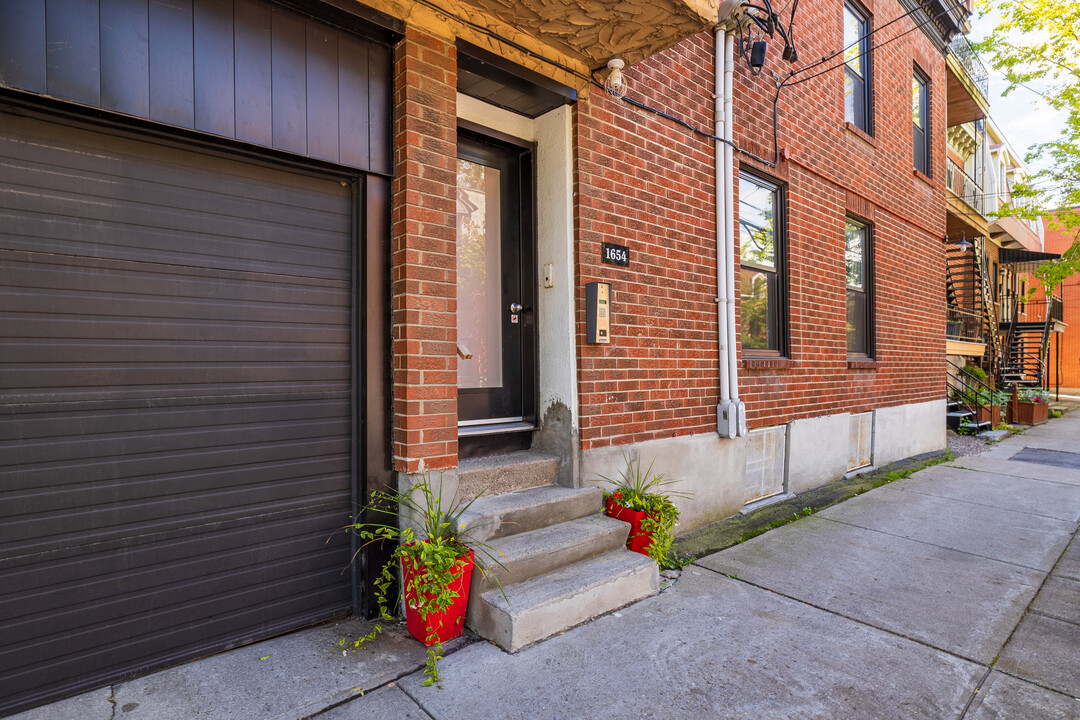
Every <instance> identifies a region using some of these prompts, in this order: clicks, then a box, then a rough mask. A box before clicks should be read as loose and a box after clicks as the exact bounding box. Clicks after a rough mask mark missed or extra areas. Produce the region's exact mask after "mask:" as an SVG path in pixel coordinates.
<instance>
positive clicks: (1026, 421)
mask: <svg viewBox="0 0 1080 720" xmlns="http://www.w3.org/2000/svg"><path fill="white" fill-rule="evenodd" d="M1013 397H1014V399H1013V401H1012V402H1011V403H1010V404H1009V415H1010V417H1009V422H1014V423H1019V424H1021V425H1042V424H1043V423H1044V422H1046V421H1047V420H1049V419H1050V393H1048V392H1046V391H1045V390H1043V389H1041V388H1018V389H1017V390H1016V391H1015V395H1014V396H1013Z"/></svg>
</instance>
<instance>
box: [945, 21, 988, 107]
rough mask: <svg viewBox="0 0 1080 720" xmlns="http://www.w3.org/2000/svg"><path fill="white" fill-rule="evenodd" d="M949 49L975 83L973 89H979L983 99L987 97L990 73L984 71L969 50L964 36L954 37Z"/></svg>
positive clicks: (984, 68) (969, 46)
mask: <svg viewBox="0 0 1080 720" xmlns="http://www.w3.org/2000/svg"><path fill="white" fill-rule="evenodd" d="M949 49H950V50H951V51H952V54H953V55H955V56H956V59H957V60H959V61H960V64H961V65H963V66H964V69H965V70H967V74H968V77H970V78H971V81H972V82H973V83H975V87H977V88H979V90H980V92H982V94H983V97H984V98H985V97H988V95H989V92H990V73H988V72H987V71H986V66H985V65H983V64H982V61H981V60H979V58H977V57H975V53H974V52H973V51H972V49H971V43H969V42H968V39H967V37H965V36H964V35H954V36H953V39H952V42H950V43H949Z"/></svg>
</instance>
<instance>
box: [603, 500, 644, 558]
mask: <svg viewBox="0 0 1080 720" xmlns="http://www.w3.org/2000/svg"><path fill="white" fill-rule="evenodd" d="M606 511H607V515H608V516H609V517H613V518H615V519H616V520H622V521H623V522H626V523H630V534H629V535H628V536H627V537H626V548H627V549H628V550H633V551H634V552H636V553H641V554H642V555H648V554H649V548H650V547H652V544H653V534H652V533H651V532H650V531H648V530H643V529H642V528H641V522H642V521H643V520H644V519H645V518H646V516H647V515H648V513H646V512H645V511H644V510H631V509H630V508H628V507H625V506H623V505H620V504H619V501H618V500H616V499H615V498H614V497H608V499H607V508H606Z"/></svg>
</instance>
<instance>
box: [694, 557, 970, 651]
mask: <svg viewBox="0 0 1080 720" xmlns="http://www.w3.org/2000/svg"><path fill="white" fill-rule="evenodd" d="M699 567H702V568H704V569H705V570H708V571H710V572H712V573H714V574H716V575H719V576H721V577H726V578H728V579H729V580H734V581H735V582H741V583H744V584H746V585H749V586H750V587H755V588H757V589H759V590H764V591H765V592H767V593H771V594H773V595H778V596H779V597H782V598H785V599H787V600H791V601H792V602H796V603H799V604H800V605H805V606H807V607H811V608H814V609H815V610H820V611H821V612H824V613H828V614H829V615H835V616H836V617H840V618H844V619H845V620H850V621H851V622H853V623H857V624H859V625H862V626H864V627H868V628H872V629H874V630H878V631H880V632H883V633H885V634H887V635H892V636H894V637H898V638H901V639H903V640H907V641H909V642H913V643H915V644H916V645H922V646H923V647H925V648H929V649H930V650H934V651H935V652H940V653H944V654H946V655H950V656H952V657H954V658H957V659H958V660H963V661H964V662H968V663H971V664H973V665H977V666H979V667H983V668H989V667H991V666H990V665H989V664H988V663H985V662H982V661H981V660H975V659H973V658H969V657H964V656H963V655H960V654H959V653H957V652H954V651H952V650H946V649H944V648H939V647H937V646H935V645H931V644H930V643H928V642H926V641H925V640H919V639H918V638H913V637H910V636H908V635H904V634H903V633H901V632H897V631H896V630H890V629H888V628H883V627H879V626H878V625H872V624H870V623H869V622H867V621H865V620H860V619H859V618H855V617H851V616H850V615H845V614H844V613H842V612H838V611H836V610H830V609H828V608H825V607H821V606H820V605H815V604H814V603H812V602H807V601H806V600H801V599H799V598H797V597H794V596H792V595H787V594H785V593H782V592H780V591H779V590H773V589H772V588H768V587H765V586H764V585H758V584H757V583H755V582H752V581H750V580H747V579H745V578H741V577H737V576H736V577H732V576H731V575H728V574H727V573H723V572H721V571H719V570H713V569H712V568H709V567H705V566H704V565H701V566H699Z"/></svg>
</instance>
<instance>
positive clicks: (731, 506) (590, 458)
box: [582, 433, 746, 535]
mask: <svg viewBox="0 0 1080 720" xmlns="http://www.w3.org/2000/svg"><path fill="white" fill-rule="evenodd" d="M627 455H629V456H631V457H633V458H636V459H639V460H640V461H641V469H642V470H645V469H647V468H648V467H649V463H653V468H652V469H653V472H654V473H663V474H664V475H665V476H666V477H668V478H670V479H672V480H674V481H675V482H674V483H673V484H672V485H671V486H670V488H671V489H672V490H676V491H678V492H682V493H687V494H689V495H690V498H674V500H675V505H676V506H677V507H678V508H679V527H678V528H677V529H676V534H678V535H685V534H686V533H689V532H693V531H694V530H697V529H699V528H702V527H705V526H706V525H709V524H711V523H714V522H717V521H719V520H723V519H724V518H726V517H730V516H732V515H734V514H736V513H737V512H739V510H740V509H741V508H742V506H743V502H744V497H743V493H744V489H743V478H744V476H745V468H746V438H732V439H722V438H720V437H719V436H717V435H716V434H714V433H707V434H704V435H687V436H682V437H673V438H664V439H661V440H649V441H648V442H643V443H636V444H634V445H628V446H627V445H624V446H620V447H611V448H598V449H595V450H589V451H587V452H585V453H584V454H583V457H582V479H583V481H584V484H586V485H601V486H603V482H601V481H600V478H599V476H601V475H604V476H607V477H611V478H617V477H619V474H620V472H621V471H622V470H623V468H625V467H626V459H625V458H626V456H627Z"/></svg>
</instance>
